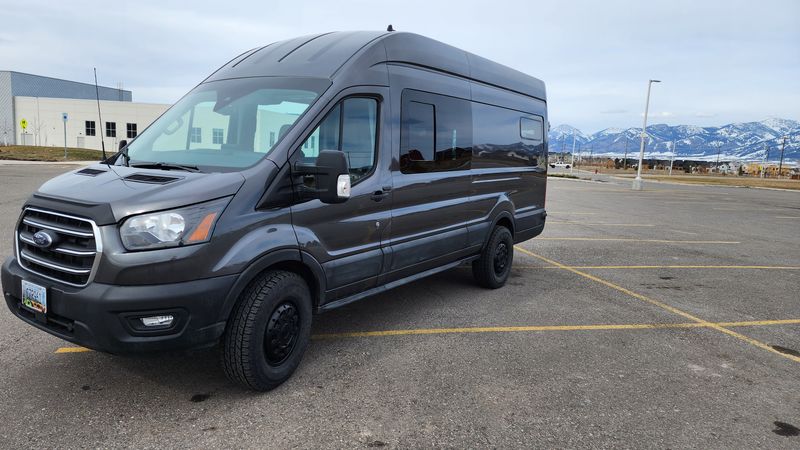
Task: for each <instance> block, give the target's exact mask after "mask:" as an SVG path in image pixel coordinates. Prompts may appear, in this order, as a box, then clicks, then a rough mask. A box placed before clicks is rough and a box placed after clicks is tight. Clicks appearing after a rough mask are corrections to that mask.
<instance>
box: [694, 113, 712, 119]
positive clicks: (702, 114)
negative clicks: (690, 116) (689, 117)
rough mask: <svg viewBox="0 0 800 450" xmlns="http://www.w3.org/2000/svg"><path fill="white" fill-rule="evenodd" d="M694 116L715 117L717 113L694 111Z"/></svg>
mask: <svg viewBox="0 0 800 450" xmlns="http://www.w3.org/2000/svg"><path fill="white" fill-rule="evenodd" d="M694 116H695V117H700V118H703V119H705V118H709V117H717V115H716V114H714V113H706V112H696V113H694Z"/></svg>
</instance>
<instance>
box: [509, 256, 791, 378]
mask: <svg viewBox="0 0 800 450" xmlns="http://www.w3.org/2000/svg"><path fill="white" fill-rule="evenodd" d="M515 248H516V249H518V250H519V251H521V252H522V253H525V254H527V255H529V256H533V257H534V258H538V259H540V260H542V261H544V262H546V263H548V264H551V265H553V266H556V267H559V268H561V269H564V270H567V271H569V272H572V273H574V274H576V275H580V276H582V277H584V278H586V279H589V280H592V281H594V282H597V283H600V284H602V285H604V286H607V287H610V288H612V289H615V290H617V291H619V292H622V293H624V294H627V295H629V296H631V297H633V298H635V299H637V300H641V301H643V302H645V303H649V304H651V305H654V306H657V307H659V308H661V309H663V310H666V311H669V312H671V313H673V314H677V315H679V316H681V317H684V318H686V319H689V320H691V321H693V322H697V323H700V324H703V325H704V326H705V327H707V328H711V329H714V330H717V331H719V332H720V333H724V334H727V335H728V336H732V337H735V338H736V339H739V340H740V341H744V342H747V343H748V344H750V345H753V346H755V347H758V348H760V349H762V350H766V351H768V352H770V353H773V354H776V355H780V356H782V357H784V358H787V359H790V360H792V361H794V362H798V363H800V357H798V356H794V355H790V354H786V353H782V352H779V351H778V350H775V349H774V348H772V347H770V346H769V345H767V344H765V343H763V342H761V341H759V340H756V339H753V338H751V337H748V336H745V335H743V334H740V333H737V332H735V331H733V330H730V329H728V328H725V326H723V325H719V324H716V323H711V322H709V321H707V320H704V319H701V318H699V317H697V316H694V315H692V314H690V313H688V312H686V311H683V310H680V309H678V308H675V307H674V306H670V305H668V304H666V303H664V302H660V301H658V300H655V299H652V298H650V297H647V296H645V295H642V294H639V293H637V292H633V291H631V290H630V289H626V288H624V287H622V286H619V285H617V284H614V283H612V282H610V281H606V280H604V279H602V278H599V277H596V276H594V275H591V274H588V273H586V272H581V271H580V270H578V269H574V268H572V267H569V266H566V265H564V264H561V263H560V262H558V261H553V260H552V259H549V258H545V257H544V256H541V255H537V254H536V253H533V252H532V251H529V250H526V249H524V248H522V247H519V246H515Z"/></svg>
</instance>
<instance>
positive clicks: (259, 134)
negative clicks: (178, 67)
mask: <svg viewBox="0 0 800 450" xmlns="http://www.w3.org/2000/svg"><path fill="white" fill-rule="evenodd" d="M329 85H330V82H329V81H328V80H321V79H311V78H276V77H258V78H240V79H232V80H221V81H212V82H208V83H204V84H201V85H200V86H198V87H196V88H195V89H194V90H193V91H192V92H190V93H189V94H187V95H186V96H185V97H184V98H182V99H181V100H180V101H179V102H178V103H176V104H175V105H174V106H173V107H172V108H170V109H169V111H167V112H166V113H164V115H163V116H161V117H160V118H158V119H157V120H156V121H155V122H153V124H152V125H150V127H148V128H147V130H145V131H144V132H142V134H141V135H139V136H138V137H137V138H136V139H135V140H134V141H133V142H131V143H130V144H129V145H128V150H127V151H128V157H129V158H130V159H129V161H130V164H131V165H138V164H147V163H153V164H155V163H163V164H177V165H190V166H198V167H201V168H202V167H204V166H206V167H209V166H210V167H211V168H214V167H228V168H242V167H249V166H251V165H253V164H255V163H256V162H257V161H259V160H260V159H261V158H263V157H264V156H265V155H266V154H268V153H269V152H270V151H271V150H272V149H273V148H275V146H276V145H277V144H278V142H280V140H281V138H282V137H283V136H284V135H285V134H286V132H287V131H288V130H289V129H290V128H291V127H292V125H293V124H294V123H295V122H296V121H297V119H298V118H299V117H300V116H301V115H302V114H303V113H304V112H305V111H306V110H307V109H308V107H309V106H310V105H311V104H312V103H314V100H316V99H317V98H318V97H319V96H320V94H322V92H323V91H324V90H325V89H326V88H327V87H328V86H329ZM122 160H124V158H119V160H118V163H121V162H124V161H122Z"/></svg>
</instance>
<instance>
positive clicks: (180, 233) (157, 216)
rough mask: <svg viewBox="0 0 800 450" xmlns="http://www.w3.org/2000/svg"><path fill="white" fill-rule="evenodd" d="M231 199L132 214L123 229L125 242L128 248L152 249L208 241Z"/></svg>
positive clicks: (122, 235)
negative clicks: (136, 214)
mask: <svg viewBox="0 0 800 450" xmlns="http://www.w3.org/2000/svg"><path fill="white" fill-rule="evenodd" d="M230 199H231V198H230V197H226V198H221V199H217V200H212V201H210V202H206V203H201V204H199V205H192V206H187V207H185V208H179V209H173V210H170V211H161V212H156V213H147V214H140V215H138V216H133V217H129V218H128V219H126V220H125V222H123V224H122V227H121V228H120V230H119V235H120V238H122V245H124V246H125V248H126V249H128V250H151V249H156V248H164V247H178V246H181V245H190V244H199V243H202V242H207V241H208V240H209V239H211V232H212V231H213V230H214V225H215V224H216V223H217V219H218V218H219V216H220V214H221V213H222V210H223V209H225V206H227V205H228V202H229V201H230Z"/></svg>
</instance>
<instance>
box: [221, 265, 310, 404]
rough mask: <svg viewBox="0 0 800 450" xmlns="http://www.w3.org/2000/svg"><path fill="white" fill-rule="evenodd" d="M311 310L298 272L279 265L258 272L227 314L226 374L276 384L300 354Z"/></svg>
mask: <svg viewBox="0 0 800 450" xmlns="http://www.w3.org/2000/svg"><path fill="white" fill-rule="evenodd" d="M311 314H312V309H311V293H310V291H309V289H308V285H307V284H306V282H305V281H304V280H303V278H302V277H300V275H297V274H296V273H293V272H287V271H283V270H273V271H268V272H264V273H262V274H261V275H259V276H258V277H257V278H256V279H254V280H253V281H252V282H251V283H250V285H249V286H248V287H247V289H245V290H244V292H242V294H241V296H240V297H239V300H238V302H237V303H236V306H235V307H234V310H233V313H232V314H231V317H230V319H229V320H228V327H227V328H226V330H225V336H224V337H223V348H222V366H223V368H224V369H225V374H226V375H227V376H228V378H229V379H230V380H231V381H233V382H235V383H238V384H240V385H242V386H244V387H246V388H249V389H253V390H256V391H269V390H271V389H274V388H276V387H278V386H279V385H280V384H281V383H283V382H284V381H286V380H287V379H288V378H289V377H290V376H291V375H292V373H294V371H295V369H297V366H298V365H300V360H302V359H303V353H305V350H306V347H308V341H309V339H310V337H311ZM267 334H269V338H268V337H267ZM276 342H277V344H276Z"/></svg>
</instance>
